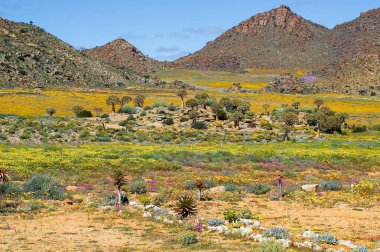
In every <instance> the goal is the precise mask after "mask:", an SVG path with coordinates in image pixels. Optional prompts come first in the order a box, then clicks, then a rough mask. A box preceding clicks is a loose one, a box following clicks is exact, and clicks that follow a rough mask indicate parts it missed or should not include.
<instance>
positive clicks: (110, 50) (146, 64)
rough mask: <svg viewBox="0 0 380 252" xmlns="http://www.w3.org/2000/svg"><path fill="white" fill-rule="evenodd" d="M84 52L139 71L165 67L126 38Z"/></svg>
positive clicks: (152, 70)
mask: <svg viewBox="0 0 380 252" xmlns="http://www.w3.org/2000/svg"><path fill="white" fill-rule="evenodd" d="M83 53H84V54H85V55H86V56H89V57H92V58H95V59H97V60H99V61H102V62H107V63H109V64H112V65H115V66H122V67H127V68H130V69H134V70H135V71H138V72H155V71H158V70H162V69H163V67H164V63H163V62H159V61H157V60H154V59H152V58H149V57H147V56H145V55H144V54H143V53H142V52H141V51H139V50H138V49H137V48H136V47H134V46H133V45H131V44H130V43H128V42H127V41H126V40H124V39H116V40H114V41H112V42H110V43H108V44H106V45H104V46H100V47H95V48H93V49H89V50H84V51H83Z"/></svg>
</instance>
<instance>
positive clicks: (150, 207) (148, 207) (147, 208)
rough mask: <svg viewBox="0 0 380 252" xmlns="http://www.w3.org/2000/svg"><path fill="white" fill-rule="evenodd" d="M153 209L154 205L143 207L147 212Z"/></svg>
mask: <svg viewBox="0 0 380 252" xmlns="http://www.w3.org/2000/svg"><path fill="white" fill-rule="evenodd" d="M154 207H155V205H146V206H145V209H146V210H149V209H152V208H154Z"/></svg>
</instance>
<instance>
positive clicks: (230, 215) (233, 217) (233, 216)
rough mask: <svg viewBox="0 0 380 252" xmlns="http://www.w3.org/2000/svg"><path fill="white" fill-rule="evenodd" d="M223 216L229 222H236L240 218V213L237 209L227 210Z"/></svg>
mask: <svg viewBox="0 0 380 252" xmlns="http://www.w3.org/2000/svg"><path fill="white" fill-rule="evenodd" d="M223 216H224V219H225V220H226V221H228V222H229V223H235V222H237V221H238V220H239V219H240V215H239V214H238V213H236V212H235V211H226V212H224V213H223Z"/></svg>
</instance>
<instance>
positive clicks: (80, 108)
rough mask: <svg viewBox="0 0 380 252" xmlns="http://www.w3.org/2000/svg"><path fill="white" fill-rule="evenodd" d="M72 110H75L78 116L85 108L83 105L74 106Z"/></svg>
mask: <svg viewBox="0 0 380 252" xmlns="http://www.w3.org/2000/svg"><path fill="white" fill-rule="evenodd" d="M71 110H72V111H73V112H74V114H75V115H76V116H78V115H79V114H80V113H81V112H82V111H83V110H84V108H83V107H81V106H74V107H72V109H71Z"/></svg>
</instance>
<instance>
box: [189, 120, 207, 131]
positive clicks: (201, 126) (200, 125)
mask: <svg viewBox="0 0 380 252" xmlns="http://www.w3.org/2000/svg"><path fill="white" fill-rule="evenodd" d="M191 127H192V128H193V129H198V130H204V129H207V123H205V122H193V123H192V124H191Z"/></svg>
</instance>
